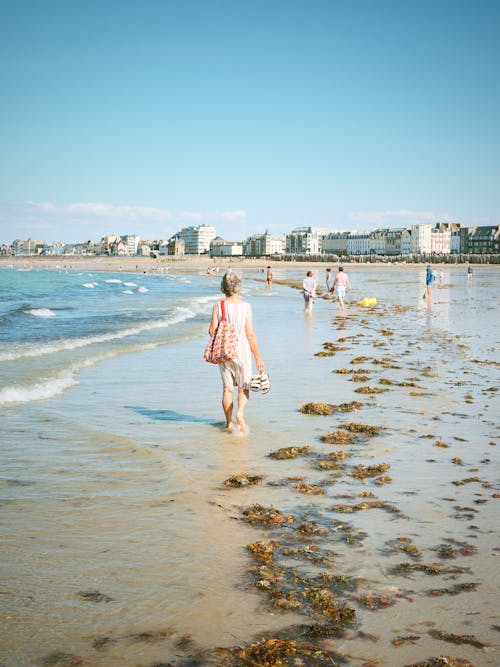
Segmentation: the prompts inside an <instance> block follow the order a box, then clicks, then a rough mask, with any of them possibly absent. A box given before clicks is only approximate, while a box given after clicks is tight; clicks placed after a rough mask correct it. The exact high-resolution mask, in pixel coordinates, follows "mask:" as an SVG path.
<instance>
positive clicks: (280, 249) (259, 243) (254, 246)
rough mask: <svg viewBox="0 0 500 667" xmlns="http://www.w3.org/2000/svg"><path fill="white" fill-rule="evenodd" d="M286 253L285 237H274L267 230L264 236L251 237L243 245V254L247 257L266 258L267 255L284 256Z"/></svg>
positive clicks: (255, 235)
mask: <svg viewBox="0 0 500 667" xmlns="http://www.w3.org/2000/svg"><path fill="white" fill-rule="evenodd" d="M284 252H285V237H284V236H273V235H272V234H270V233H269V230H267V229H266V231H265V233H264V234H254V235H253V236H249V237H248V238H247V240H246V241H245V242H244V244H243V254H244V255H245V256H246V257H265V256H266V255H283V254H284Z"/></svg>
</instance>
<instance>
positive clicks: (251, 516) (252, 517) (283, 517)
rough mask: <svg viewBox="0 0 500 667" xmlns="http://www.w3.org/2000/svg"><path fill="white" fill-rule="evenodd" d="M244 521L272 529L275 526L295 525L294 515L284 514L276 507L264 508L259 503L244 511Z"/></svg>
mask: <svg viewBox="0 0 500 667" xmlns="http://www.w3.org/2000/svg"><path fill="white" fill-rule="evenodd" d="M242 514H243V521H246V522H247V523H251V524H254V525H255V524H256V525H260V526H264V527H266V528H271V527H273V526H281V525H283V524H287V523H293V521H294V517H293V515H292V514H284V513H283V512H280V510H278V509H276V508H275V507H272V506H271V507H264V506H263V505H259V504H258V503H257V504H255V505H251V506H250V507H247V508H246V509H244V510H243V512H242Z"/></svg>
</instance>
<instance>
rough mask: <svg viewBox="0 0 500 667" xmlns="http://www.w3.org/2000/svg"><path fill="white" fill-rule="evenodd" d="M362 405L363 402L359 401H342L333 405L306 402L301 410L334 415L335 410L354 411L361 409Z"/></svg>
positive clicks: (308, 412) (315, 413) (305, 412)
mask: <svg viewBox="0 0 500 667" xmlns="http://www.w3.org/2000/svg"><path fill="white" fill-rule="evenodd" d="M362 406H363V403H360V402H359V401H350V402H349V403H340V405H332V404H331V403H306V404H305V405H303V406H302V407H301V408H300V412H302V413H303V414H305V415H333V414H334V413H335V412H353V411H355V410H359V409H361V407H362Z"/></svg>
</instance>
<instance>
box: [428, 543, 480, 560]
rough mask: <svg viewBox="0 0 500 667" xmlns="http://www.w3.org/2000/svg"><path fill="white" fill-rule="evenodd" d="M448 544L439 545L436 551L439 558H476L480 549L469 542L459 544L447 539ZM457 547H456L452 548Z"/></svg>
mask: <svg viewBox="0 0 500 667" xmlns="http://www.w3.org/2000/svg"><path fill="white" fill-rule="evenodd" d="M446 542H448V544H439V545H438V546H437V547H435V549H434V551H436V552H437V554H438V556H439V558H457V556H475V555H476V554H477V553H478V551H479V549H478V548H477V547H476V546H475V545H473V544H469V543H468V542H457V541H456V540H454V539H451V538H449V539H447V540H446ZM452 545H455V546H452Z"/></svg>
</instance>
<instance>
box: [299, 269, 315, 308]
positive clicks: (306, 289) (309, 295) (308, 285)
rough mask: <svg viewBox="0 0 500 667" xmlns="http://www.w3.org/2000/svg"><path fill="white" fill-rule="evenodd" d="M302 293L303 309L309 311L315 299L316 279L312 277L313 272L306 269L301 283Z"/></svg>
mask: <svg viewBox="0 0 500 667" xmlns="http://www.w3.org/2000/svg"><path fill="white" fill-rule="evenodd" d="M302 289H303V292H302V294H303V295H304V303H305V311H306V313H310V312H311V310H312V305H313V303H314V302H315V301H316V281H315V280H314V278H313V272H312V271H308V272H307V275H306V277H305V278H304V281H303V283H302Z"/></svg>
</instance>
